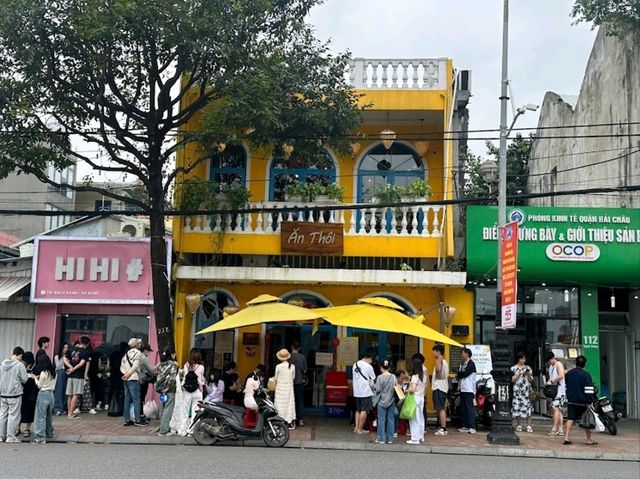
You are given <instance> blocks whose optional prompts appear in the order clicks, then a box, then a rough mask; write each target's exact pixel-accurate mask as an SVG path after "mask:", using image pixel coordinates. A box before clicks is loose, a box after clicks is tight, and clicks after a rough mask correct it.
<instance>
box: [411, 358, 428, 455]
mask: <svg viewBox="0 0 640 479" xmlns="http://www.w3.org/2000/svg"><path fill="white" fill-rule="evenodd" d="M411 367H412V373H413V374H412V376H411V381H410V383H409V393H410V394H411V395H413V397H414V399H415V403H416V413H415V416H414V418H413V419H410V420H409V429H411V439H409V440H408V441H407V444H420V443H422V442H424V396H425V393H426V391H427V374H426V372H425V368H424V357H423V356H422V355H414V357H413V358H412V360H411Z"/></svg>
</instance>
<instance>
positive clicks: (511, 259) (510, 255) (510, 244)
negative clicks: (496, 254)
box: [500, 222, 518, 329]
mask: <svg viewBox="0 0 640 479" xmlns="http://www.w3.org/2000/svg"><path fill="white" fill-rule="evenodd" d="M500 235H501V240H502V241H501V242H500V244H501V246H500V262H501V265H502V305H501V306H502V314H501V318H502V322H501V323H502V328H503V329H513V328H515V327H516V302H517V299H518V223H515V222H514V223H509V224H506V225H505V226H503V227H501V228H500Z"/></svg>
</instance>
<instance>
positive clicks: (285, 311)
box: [196, 294, 322, 334]
mask: <svg viewBox="0 0 640 479" xmlns="http://www.w3.org/2000/svg"><path fill="white" fill-rule="evenodd" d="M317 311H318V310H317V309H307V308H301V307H300V306H293V305H291V304H286V303H283V302H282V301H281V300H280V298H278V297H277V296H271V295H269V294H261V295H260V296H258V297H257V298H254V299H252V300H251V301H249V302H248V303H247V307H246V308H244V309H242V310H240V311H238V312H237V313H234V314H232V315H230V316H227V317H225V318H224V319H223V320H222V321H218V322H217V323H216V324H214V325H212V326H209V327H207V328H204V329H203V330H201V331H198V332H197V333H196V334H206V333H215V332H216V331H224V330H226V329H234V328H242V327H243V326H251V325H253V324H261V323H277V322H298V321H313V320H317V319H318V318H320V317H322V315H321V314H320V313H318V312H317Z"/></svg>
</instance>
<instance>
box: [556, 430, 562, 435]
mask: <svg viewBox="0 0 640 479" xmlns="http://www.w3.org/2000/svg"><path fill="white" fill-rule="evenodd" d="M556 436H564V431H562V430H561V429H558V430H557V431H556Z"/></svg>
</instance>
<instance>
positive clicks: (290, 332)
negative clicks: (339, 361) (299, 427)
mask: <svg viewBox="0 0 640 479" xmlns="http://www.w3.org/2000/svg"><path fill="white" fill-rule="evenodd" d="M336 330H337V328H336V327H335V326H330V325H321V326H319V327H318V331H317V332H316V334H312V333H313V327H312V325H310V324H305V325H301V326H300V325H281V324H270V325H267V333H266V336H265V338H266V339H265V351H266V352H267V355H266V357H265V358H264V364H265V366H266V367H267V374H268V376H269V377H271V376H273V374H274V371H275V367H276V365H277V362H276V359H275V357H276V353H277V352H278V351H279V350H280V349H282V348H286V349H287V350H289V351H291V345H292V344H293V343H295V342H297V343H299V344H300V353H301V354H303V355H304V356H305V358H307V374H306V382H305V387H304V407H305V410H307V411H310V412H317V411H320V409H321V408H322V407H323V406H324V390H325V376H326V373H327V371H329V370H330V369H331V364H328V363H327V361H326V360H325V358H327V359H329V356H331V357H333V352H334V347H333V340H334V339H335V337H336Z"/></svg>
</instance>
